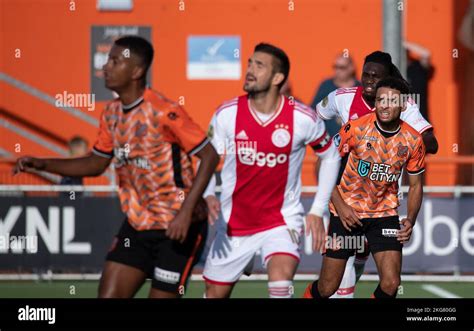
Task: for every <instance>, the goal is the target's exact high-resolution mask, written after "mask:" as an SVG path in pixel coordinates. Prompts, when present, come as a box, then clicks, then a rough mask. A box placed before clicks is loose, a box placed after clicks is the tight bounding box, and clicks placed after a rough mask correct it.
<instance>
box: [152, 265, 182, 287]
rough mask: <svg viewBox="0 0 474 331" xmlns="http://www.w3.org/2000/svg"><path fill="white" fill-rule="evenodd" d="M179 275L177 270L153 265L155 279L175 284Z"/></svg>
mask: <svg viewBox="0 0 474 331" xmlns="http://www.w3.org/2000/svg"><path fill="white" fill-rule="evenodd" d="M180 275H181V274H180V273H179V272H174V271H168V270H165V269H161V268H158V267H155V279H156V280H159V281H162V282H165V283H168V284H177V283H178V282H179V277H180Z"/></svg>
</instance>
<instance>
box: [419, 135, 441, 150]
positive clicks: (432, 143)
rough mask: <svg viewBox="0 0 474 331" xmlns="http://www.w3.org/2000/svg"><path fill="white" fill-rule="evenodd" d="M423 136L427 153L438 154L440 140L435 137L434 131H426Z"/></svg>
mask: <svg viewBox="0 0 474 331" xmlns="http://www.w3.org/2000/svg"><path fill="white" fill-rule="evenodd" d="M421 136H422V137H423V143H424V144H425V148H426V153H429V154H436V153H437V152H438V140H437V139H436V137H435V135H434V132H433V129H429V130H426V131H425V132H423V133H422V135H421Z"/></svg>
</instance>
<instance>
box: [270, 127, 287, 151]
mask: <svg viewBox="0 0 474 331" xmlns="http://www.w3.org/2000/svg"><path fill="white" fill-rule="evenodd" d="M290 140H291V135H290V132H289V131H288V125H283V124H278V125H275V131H273V133H272V143H273V145H275V146H276V147H280V148H281V147H285V146H286V145H288V144H289V143H290Z"/></svg>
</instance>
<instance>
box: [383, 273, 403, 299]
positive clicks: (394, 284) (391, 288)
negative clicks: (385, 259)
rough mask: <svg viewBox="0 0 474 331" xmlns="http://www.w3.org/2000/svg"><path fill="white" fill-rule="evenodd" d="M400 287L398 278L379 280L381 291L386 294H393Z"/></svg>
mask: <svg viewBox="0 0 474 331" xmlns="http://www.w3.org/2000/svg"><path fill="white" fill-rule="evenodd" d="M399 286H400V277H396V276H394V277H384V278H383V279H381V280H380V287H381V289H382V290H383V291H384V292H385V293H387V294H391V295H392V294H394V293H396V292H397V290H398V287H399Z"/></svg>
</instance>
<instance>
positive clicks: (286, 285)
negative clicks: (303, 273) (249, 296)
mask: <svg viewBox="0 0 474 331" xmlns="http://www.w3.org/2000/svg"><path fill="white" fill-rule="evenodd" d="M268 294H269V296H270V298H277V299H278V298H279V299H287V298H292V297H293V282H292V281H291V280H279V281H274V282H268Z"/></svg>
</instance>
